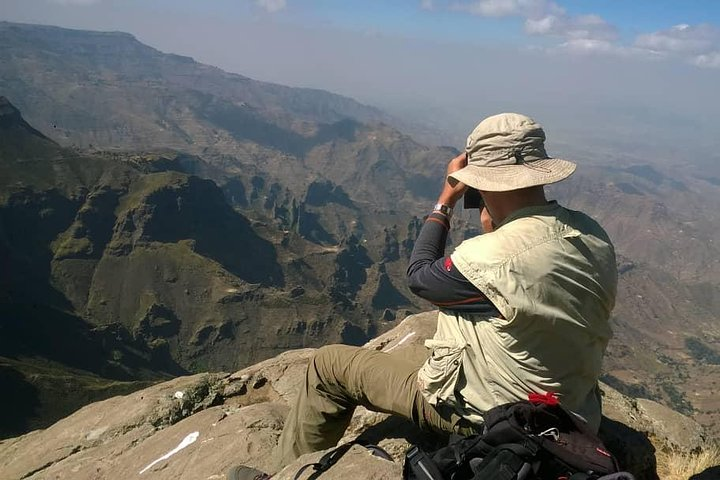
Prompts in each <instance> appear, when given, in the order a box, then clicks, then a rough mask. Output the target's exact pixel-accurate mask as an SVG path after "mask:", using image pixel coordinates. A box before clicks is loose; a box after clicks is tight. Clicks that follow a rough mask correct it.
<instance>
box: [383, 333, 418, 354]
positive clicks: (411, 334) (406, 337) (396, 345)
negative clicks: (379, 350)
mask: <svg viewBox="0 0 720 480" xmlns="http://www.w3.org/2000/svg"><path fill="white" fill-rule="evenodd" d="M413 335H415V332H410V333H408V334H407V335H405V336H404V337H403V338H401V339H400V341H399V342H397V343H396V344H395V345H393V346H392V347H390V348H388V349H387V350H385V351H386V352H390V351H392V350H395V349H396V348H397V347H399V346H400V345H402V344H403V343H405V342H407V341H408V339H410V337H412V336H413Z"/></svg>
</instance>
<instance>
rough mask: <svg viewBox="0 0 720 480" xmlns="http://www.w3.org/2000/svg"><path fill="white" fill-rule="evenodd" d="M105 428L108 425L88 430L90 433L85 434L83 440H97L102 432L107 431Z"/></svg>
mask: <svg viewBox="0 0 720 480" xmlns="http://www.w3.org/2000/svg"><path fill="white" fill-rule="evenodd" d="M107 429H108V427H100V428H95V429H93V430H90V433H88V434H87V435H86V436H85V440H87V441H90V442H92V441H93V440H97V439H98V438H100V436H101V435H102V434H103V433H105V432H107Z"/></svg>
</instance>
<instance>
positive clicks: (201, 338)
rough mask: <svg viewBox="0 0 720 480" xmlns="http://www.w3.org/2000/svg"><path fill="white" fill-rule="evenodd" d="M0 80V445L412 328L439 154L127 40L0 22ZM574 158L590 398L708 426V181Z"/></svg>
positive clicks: (569, 189) (714, 202)
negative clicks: (588, 282)
mask: <svg viewBox="0 0 720 480" xmlns="http://www.w3.org/2000/svg"><path fill="white" fill-rule="evenodd" d="M0 63H1V64H2V65H3V68H2V69H0V95H4V96H5V97H7V99H8V100H5V101H3V102H2V103H1V104H0V259H1V260H2V263H3V265H4V267H3V275H2V277H1V278H0V281H1V282H2V285H3V288H2V289H1V290H0V295H1V296H0V309H2V310H1V311H2V312H3V313H2V318H0V375H2V378H3V379H5V381H7V382H12V385H14V390H15V391H16V392H18V395H17V398H8V399H5V400H4V401H6V402H14V403H13V405H15V406H16V407H17V406H21V405H22V406H24V407H23V408H25V410H24V411H26V414H25V415H18V416H16V419H15V420H14V421H15V424H13V425H12V426H11V427H10V428H6V429H5V430H4V431H3V432H0V433H2V434H3V435H12V434H16V433H18V432H22V431H25V430H27V429H28V428H34V427H37V426H42V425H46V424H47V423H48V422H50V421H52V420H55V419H57V418H60V417H61V416H63V415H65V414H67V413H69V412H70V411H72V410H73V409H74V408H77V407H78V406H79V405H81V404H84V403H86V402H87V401H89V400H95V399H100V398H105V397H107V396H110V395H114V394H116V393H120V392H127V391H131V390H134V389H137V388H140V386H142V385H146V384H147V382H154V381H157V380H159V379H163V378H167V377H170V376H174V375H177V374H181V373H187V372H201V371H208V370H210V371H218V370H224V371H234V370H237V369H238V368H240V367H243V366H246V365H249V364H251V363H253V362H256V361H258V360H262V359H264V358H269V357H271V356H274V355H276V354H278V353H280V352H282V351H284V350H286V349H290V348H297V347H303V346H319V345H322V344H324V343H329V342H338V341H342V342H345V343H352V344H361V343H364V342H366V341H367V340H368V339H369V338H372V337H374V336H375V335H377V334H379V333H382V332H383V331H386V330H387V329H389V328H391V327H392V326H394V325H395V323H396V319H398V318H402V317H404V316H405V314H406V313H407V312H414V311H420V310H423V309H427V307H428V305H427V304H424V303H423V302H420V301H418V300H417V299H416V298H414V297H413V296H412V295H411V293H410V292H409V291H408V290H407V288H406V286H405V283H404V269H405V267H406V263H407V258H408V256H409V253H410V251H411V249H412V245H413V242H414V239H415V237H416V235H417V233H418V231H419V228H420V226H421V222H422V216H423V215H424V214H425V213H426V212H427V210H428V207H429V206H430V205H431V204H432V203H433V201H434V199H435V196H436V194H437V192H438V191H439V188H440V185H441V178H442V172H443V171H444V168H445V163H446V162H447V160H449V159H450V158H452V157H453V156H454V155H455V154H456V153H457V150H456V149H454V148H452V147H428V146H424V145H421V144H419V143H418V142H416V141H415V140H413V139H412V138H411V137H409V136H408V135H406V134H403V133H401V132H400V131H398V130H397V129H396V128H395V126H397V125H399V124H400V123H398V122H396V121H395V120H394V119H393V118H391V117H389V116H388V115H385V114H384V113H382V112H381V111H380V110H378V109H376V108H373V107H368V106H365V105H361V104H359V103H357V102H355V101H353V100H351V99H348V98H344V97H341V96H338V95H333V94H330V93H327V92H323V91H320V90H311V89H297V88H291V87H285V86H280V85H274V84H267V83H263V82H258V81H255V80H252V79H250V78H247V77H244V76H240V75H236V74H231V73H227V72H223V71H221V70H219V69H217V68H214V67H210V66H207V65H202V64H199V63H197V62H195V61H194V60H192V59H190V58H187V57H181V56H177V55H172V54H165V53H162V52H159V51H157V50H155V49H153V48H151V47H148V46H146V45H143V44H142V43H140V42H138V41H137V40H136V39H135V38H133V37H132V36H130V35H128V34H124V33H104V32H87V31H75V30H67V29H61V28H57V27H46V26H36V25H23V24H12V23H5V22H2V23H0ZM20 112H22V115H21V114H20ZM26 120H27V121H26ZM41 132H42V133H41ZM579 160H580V162H579V163H580V168H579V171H578V173H577V174H575V175H574V177H573V178H572V179H571V180H570V181H568V182H563V183H562V184H559V185H557V186H553V187H552V188H551V190H550V191H551V193H552V196H554V197H556V198H558V199H559V200H560V201H561V202H562V203H564V204H565V205H567V206H569V207H571V208H577V209H580V210H583V211H586V212H588V213H589V214H591V215H592V216H593V217H595V218H596V219H598V220H599V221H600V223H601V224H602V225H603V226H605V228H606V229H607V230H608V232H609V233H610V235H611V237H612V238H613V239H614V241H615V244H616V246H617V251H618V254H619V269H620V272H621V278H620V289H619V298H618V304H617V307H616V310H615V314H614V318H613V323H614V328H615V332H616V337H615V339H614V340H613V342H612V343H611V345H610V350H609V354H608V356H607V360H606V366H605V371H606V374H605V377H604V379H605V381H606V382H607V383H609V384H610V385H612V386H614V387H616V388H618V389H619V390H621V391H623V392H625V393H632V394H634V395H633V396H644V397H647V398H651V399H654V400H657V401H660V402H664V403H666V404H668V405H670V406H672V407H674V408H676V409H678V410H681V411H683V412H684V413H688V414H692V415H694V416H695V418H696V419H697V420H699V421H700V422H701V423H703V424H705V425H708V426H709V427H710V428H716V429H720V424H717V421H718V419H720V401H718V400H717V399H716V398H715V392H716V391H717V382H718V381H720V329H719V328H718V324H717V312H718V309H719V308H720V304H719V303H718V300H717V298H720V297H718V295H717V294H718V290H719V286H718V285H719V284H720V283H719V280H720V260H718V259H720V256H719V255H718V253H720V252H718V247H717V246H716V245H717V244H718V242H720V238H718V236H719V235H718V231H719V229H718V225H719V224H720V218H718V213H717V212H718V211H720V210H719V207H720V195H718V193H719V192H718V190H719V189H720V173H718V168H717V166H716V165H713V164H712V162H705V163H701V162H692V161H691V160H692V159H673V158H660V159H658V158H642V156H641V155H638V153H637V152H633V154H632V156H629V155H623V153H622V152H615V151H608V152H597V154H596V156H595V157H594V158H593V159H592V161H590V162H587V163H585V164H583V162H582V160H581V159H579ZM476 215H477V214H476V213H473V212H460V213H459V214H458V215H457V218H458V219H457V220H456V221H455V226H454V228H453V231H452V234H451V239H450V246H449V248H452V245H455V244H457V243H458V242H460V241H462V239H464V238H467V237H468V236H471V235H475V234H478V233H479V231H478V229H477V224H478V223H477V221H476V219H475V218H473V217H475V216H476ZM72 392H82V393H78V394H77V395H74V394H72ZM58 396H61V397H62V398H63V399H64V400H63V402H59V404H58V403H57V402H53V399H54V398H57V397H58ZM28 399H34V400H33V401H30V402H29V401H28ZM718 431H720V430H718Z"/></svg>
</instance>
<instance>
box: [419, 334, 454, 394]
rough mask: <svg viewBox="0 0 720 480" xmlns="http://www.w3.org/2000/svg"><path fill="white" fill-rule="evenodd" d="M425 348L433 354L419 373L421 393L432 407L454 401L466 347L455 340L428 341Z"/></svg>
mask: <svg viewBox="0 0 720 480" xmlns="http://www.w3.org/2000/svg"><path fill="white" fill-rule="evenodd" d="M425 346H426V347H428V348H430V349H431V354H430V358H428V359H427V360H426V361H425V363H424V364H423V366H422V367H420V370H419V371H418V387H419V388H420V392H421V393H422V394H423V396H424V397H425V399H426V400H427V401H428V403H429V404H430V405H434V406H438V405H440V404H442V403H448V402H452V401H454V400H455V385H456V384H457V380H458V377H459V376H460V371H461V367H462V362H463V358H464V356H465V345H464V344H460V343H458V342H456V341H454V340H427V341H426V342H425Z"/></svg>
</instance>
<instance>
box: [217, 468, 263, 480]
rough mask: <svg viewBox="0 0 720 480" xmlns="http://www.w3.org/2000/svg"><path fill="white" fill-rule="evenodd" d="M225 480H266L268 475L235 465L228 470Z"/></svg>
mask: <svg viewBox="0 0 720 480" xmlns="http://www.w3.org/2000/svg"><path fill="white" fill-rule="evenodd" d="M225 478H227V480H268V479H269V478H270V475H268V474H267V473H264V472H261V471H260V470H256V469H254V468H252V467H246V466H245V465H237V466H235V467H231V468H230V470H228V473H227V476H226V477H225Z"/></svg>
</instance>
